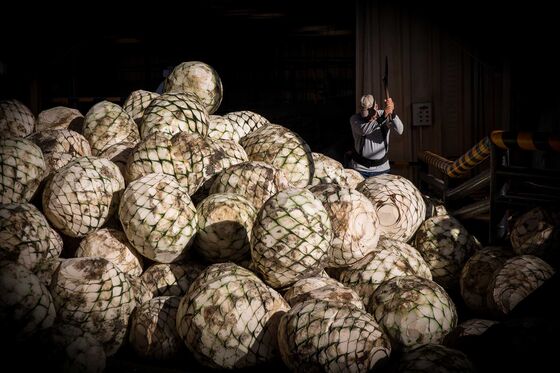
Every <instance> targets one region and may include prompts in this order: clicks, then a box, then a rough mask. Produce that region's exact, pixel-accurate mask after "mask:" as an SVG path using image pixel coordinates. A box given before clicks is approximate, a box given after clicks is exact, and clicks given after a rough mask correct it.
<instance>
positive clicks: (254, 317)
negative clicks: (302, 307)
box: [177, 263, 290, 369]
mask: <svg viewBox="0 0 560 373" xmlns="http://www.w3.org/2000/svg"><path fill="white" fill-rule="evenodd" d="M289 309H290V306H289V305H288V303H286V301H285V300H284V299H283V298H282V297H281V296H280V294H278V293H277V292H276V291H274V290H273V289H271V288H269V287H268V286H266V285H265V284H264V283H263V282H262V281H261V280H260V279H259V278H258V277H257V276H255V275H254V274H253V273H252V272H250V271H248V270H246V269H244V268H242V267H239V266H237V265H235V264H232V263H223V264H214V265H212V266H210V267H208V268H207V269H206V270H205V271H204V272H202V273H201V274H200V276H199V277H198V278H197V279H196V280H195V281H194V282H193V284H192V286H191V287H190V290H189V292H188V293H187V295H185V296H184V297H183V299H182V300H181V303H180V305H179V310H178V311H177V330H178V331H179V335H180V336H181V337H182V338H183V341H184V342H185V344H186V345H187V348H188V349H189V350H190V351H191V352H192V353H193V354H194V356H195V357H196V359H197V360H198V361H200V362H201V363H202V364H204V365H206V366H209V367H212V368H226V369H238V368H244V367H250V366H254V365H257V364H259V363H264V362H268V361H270V360H272V359H273V358H274V357H275V356H276V354H277V341H276V336H277V326H278V321H279V318H280V317H281V316H282V314H283V313H285V312H286V311H288V310H289Z"/></svg>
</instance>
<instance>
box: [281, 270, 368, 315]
mask: <svg viewBox="0 0 560 373" xmlns="http://www.w3.org/2000/svg"><path fill="white" fill-rule="evenodd" d="M284 299H285V300H286V301H287V302H288V303H290V306H292V307H293V306H295V305H296V304H297V303H302V302H305V301H308V300H310V299H317V300H324V301H327V302H340V303H346V304H351V305H353V306H354V307H356V308H359V309H361V310H365V307H364V302H362V299H361V298H360V296H359V295H358V294H357V293H356V292H355V291H354V290H352V289H350V288H347V287H346V286H344V285H342V284H341V283H340V282H338V281H336V280H335V279H332V278H328V277H327V278H325V277H307V278H304V279H301V280H299V281H298V282H296V283H295V284H293V285H292V286H290V287H289V288H288V290H287V291H286V293H284Z"/></svg>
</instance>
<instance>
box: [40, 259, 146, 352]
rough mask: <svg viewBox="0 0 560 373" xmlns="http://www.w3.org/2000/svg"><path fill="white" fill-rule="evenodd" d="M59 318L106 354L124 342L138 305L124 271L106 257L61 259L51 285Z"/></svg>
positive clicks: (115, 350) (114, 350)
mask: <svg viewBox="0 0 560 373" xmlns="http://www.w3.org/2000/svg"><path fill="white" fill-rule="evenodd" d="M50 290H51V294H52V296H53V299H54V304H55V308H56V311H57V317H58V319H59V320H60V321H61V322H62V323H66V324H69V325H73V326H76V327H78V328H80V329H82V330H83V331H85V332H88V333H91V335H92V336H93V337H94V338H96V339H97V340H98V341H100V342H101V343H102V344H103V348H104V350H105V353H106V354H107V356H110V355H113V354H114V353H116V352H117V350H118V349H119V347H120V346H121V345H122V343H123V341H124V338H125V335H126V331H127V325H128V320H129V317H130V315H131V313H132V311H133V310H134V307H135V306H136V301H135V299H134V292H133V291H132V288H131V286H130V282H128V280H127V278H126V276H125V274H124V273H122V272H121V271H120V270H119V269H118V268H117V267H116V266H115V265H113V264H112V263H111V262H109V261H108V260H106V259H104V258H72V259H67V260H65V261H63V262H62V264H61V265H60V267H59V269H58V271H57V272H56V274H55V276H54V278H53V282H52V284H51V287H50Z"/></svg>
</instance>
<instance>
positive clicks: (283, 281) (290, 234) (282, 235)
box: [251, 188, 332, 288]
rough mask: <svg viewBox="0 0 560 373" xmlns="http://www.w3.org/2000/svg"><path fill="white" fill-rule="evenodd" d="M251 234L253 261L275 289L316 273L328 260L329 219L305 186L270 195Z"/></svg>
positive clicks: (317, 200) (266, 280) (329, 240)
mask: <svg viewBox="0 0 560 373" xmlns="http://www.w3.org/2000/svg"><path fill="white" fill-rule="evenodd" d="M252 233H253V237H252V238H251V257H252V259H253V263H254V265H255V268H256V270H257V271H258V272H259V273H260V274H261V275H262V277H263V279H264V280H265V282H266V283H267V284H269V285H270V286H272V287H274V288H282V287H285V286H289V285H291V284H293V283H294V282H296V281H297V280H299V279H301V278H304V277H309V276H313V275H315V274H317V273H319V272H320V271H321V270H322V269H324V267H325V264H326V262H327V260H328V253H329V250H330V243H331V239H332V229H331V221H330V219H329V216H328V213H327V211H326V210H325V207H324V206H323V204H322V203H321V201H319V199H317V198H316V197H315V196H314V195H313V193H311V192H310V191H309V190H307V189H299V188H290V189H286V190H283V191H281V192H279V193H277V194H275V195H274V196H272V197H270V198H269V199H268V200H267V201H266V202H265V204H264V205H263V206H262V208H261V210H260V211H259V213H258V215H257V219H256V221H255V225H254V226H253V232H252Z"/></svg>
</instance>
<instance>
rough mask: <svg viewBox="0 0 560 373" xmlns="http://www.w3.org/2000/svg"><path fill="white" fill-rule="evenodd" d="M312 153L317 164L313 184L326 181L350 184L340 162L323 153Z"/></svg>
mask: <svg viewBox="0 0 560 373" xmlns="http://www.w3.org/2000/svg"><path fill="white" fill-rule="evenodd" d="M311 154H312V156H313V163H314V165H315V172H314V173H313V180H312V181H311V185H312V186H315V185H319V184H326V183H334V184H338V185H341V186H348V184H347V182H346V173H345V172H344V167H343V166H342V164H341V163H340V162H338V161H336V160H334V159H332V158H330V157H328V156H326V155H324V154H321V153H315V152H313V153H311Z"/></svg>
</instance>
